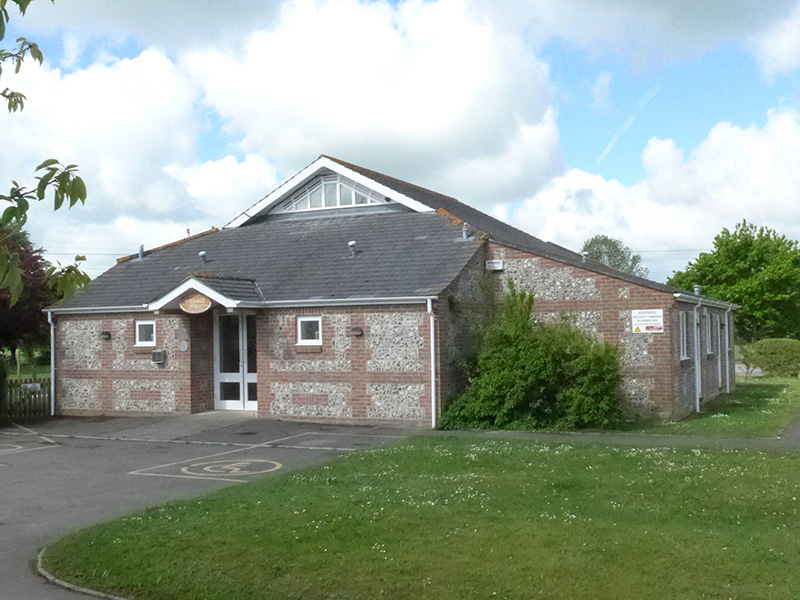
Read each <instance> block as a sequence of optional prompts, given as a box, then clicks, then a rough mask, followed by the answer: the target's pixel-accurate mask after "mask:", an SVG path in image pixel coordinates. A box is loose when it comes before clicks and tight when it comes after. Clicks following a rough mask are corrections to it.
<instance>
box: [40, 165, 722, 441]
mask: <svg viewBox="0 0 800 600" xmlns="http://www.w3.org/2000/svg"><path fill="white" fill-rule="evenodd" d="M512 281H513V282H514V284H515V285H516V287H517V288H518V289H523V290H529V291H531V292H532V293H533V295H534V298H535V307H534V311H535V312H536V313H539V315H540V316H541V318H545V319H547V318H553V317H554V316H557V315H561V314H568V315H569V316H570V317H571V318H573V319H574V320H575V322H576V324H577V325H578V326H580V327H582V328H583V329H585V330H587V331H589V332H591V333H592V334H594V335H595V336H597V337H598V338H599V339H603V340H606V341H608V342H611V343H613V344H616V345H617V346H618V347H619V348H620V350H621V356H622V363H623V364H622V366H623V372H624V377H625V379H624V386H623V393H624V396H625V398H626V404H627V408H628V410H629V411H630V412H631V413H632V414H634V415H637V416H639V417H643V418H646V417H654V416H658V417H670V418H680V417H682V416H685V415H686V414H688V413H689V412H692V411H694V410H698V409H699V408H700V407H701V406H702V404H703V403H705V402H708V401H709V400H711V399H713V398H714V397H715V396H717V395H718V394H720V393H722V392H728V391H730V390H732V389H733V387H734V361H733V315H732V310H733V309H734V308H735V307H734V306H733V305H731V304H728V303H725V302H721V301H717V300H714V299H712V298H706V297H703V296H700V295H699V294H694V293H689V292H684V291H681V290H677V289H674V288H672V287H669V286H667V285H664V284H660V283H656V282H653V281H649V280H646V279H642V278H639V277H635V276H632V275H630V274H626V273H621V272H619V271H617V270H615V269H613V268H610V267H607V266H605V265H602V264H600V263H596V262H594V261H592V260H587V259H585V258H584V257H583V256H581V255H580V254H577V253H575V252H572V251H570V250H567V249H566V248H563V247H561V246H558V245H556V244H552V243H549V242H545V241H542V240H540V239H537V238H535V237H533V236H531V235H528V234H526V233H524V232H522V231H520V230H518V229H515V228H514V227H511V226H509V225H507V224H505V223H502V222H500V221H498V220H496V219H494V218H492V217H490V216H488V215H486V214H484V213H482V212H480V211H478V210H476V209H474V208H471V207H470V206H468V205H467V204H463V203H461V202H459V201H458V200H455V199H454V198H451V197H448V196H444V195H442V194H438V193H435V192H432V191H430V190H426V189H424V188H421V187H418V186H415V185H412V184H410V183H407V182H404V181H400V180H398V179H395V178H393V177H389V176H387V175H383V174H380V173H377V172H374V171H371V170H368V169H365V168H362V167H359V166H357V165H353V164H349V163H346V162H343V161H341V160H338V159H335V158H331V157H327V156H321V157H320V158H319V159H317V160H316V161H314V162H313V163H312V164H310V165H309V166H308V167H306V168H305V169H303V170H302V171H301V172H299V173H298V174H296V175H295V176H294V177H292V178H291V179H289V180H288V181H286V182H285V183H284V184H282V185H281V186H280V187H278V188H277V189H276V190H275V191H273V192H272V193H270V194H269V195H268V196H266V197H265V198H264V199H263V200H261V201H260V202H258V203H257V204H255V205H254V206H253V207H251V208H250V209H248V210H247V211H245V212H244V213H242V214H241V215H239V216H238V217H237V218H236V219H234V220H233V221H232V222H231V223H229V224H228V225H227V226H226V227H225V228H223V229H221V230H216V229H214V230H211V231H208V232H205V233H202V234H199V235H195V236H192V237H188V238H186V239H184V240H181V241H178V242H175V243H173V244H169V245H166V246H162V247H160V248H154V249H152V250H148V251H143V252H140V254H139V255H134V256H130V257H126V258H124V259H120V260H119V261H118V264H117V265H115V266H114V267H113V268H112V269H110V270H109V271H107V272H106V273H104V274H103V275H101V276H100V277H98V278H97V279H96V280H94V281H92V282H91V283H90V284H89V285H88V286H87V287H86V288H85V289H84V290H81V291H80V292H79V293H78V294H77V295H76V296H75V297H74V298H73V299H72V300H71V301H70V302H69V303H67V304H65V305H63V306H59V307H55V308H52V309H50V311H49V312H50V317H51V320H52V323H53V325H52V329H53V336H54V349H55V355H54V361H53V363H54V364H53V370H54V372H53V378H54V382H55V397H54V406H55V410H56V412H57V413H59V414H64V415H96V414H142V413H148V414H150V413H169V412H199V411H207V410H252V411H257V412H258V414H259V415H262V416H265V417H279V418H287V419H313V420H325V421H332V422H356V423H386V422H391V423H416V424H420V425H434V424H435V422H436V418H437V416H438V415H439V414H440V413H441V411H442V409H443V406H444V405H445V403H446V401H447V398H448V397H450V396H451V395H452V394H453V393H455V392H457V391H458V389H460V387H461V386H463V384H464V381H463V374H462V373H461V371H460V369H459V364H460V362H461V359H463V356H464V352H465V351H467V350H468V349H469V347H470V344H471V343H472V340H473V333H474V324H475V322H476V319H477V317H478V316H479V315H480V314H482V311H484V310H485V309H486V305H487V303H489V302H491V301H492V300H493V298H495V297H497V296H498V295H499V294H501V293H502V291H503V290H504V289H506V288H507V286H508V284H509V282H512Z"/></svg>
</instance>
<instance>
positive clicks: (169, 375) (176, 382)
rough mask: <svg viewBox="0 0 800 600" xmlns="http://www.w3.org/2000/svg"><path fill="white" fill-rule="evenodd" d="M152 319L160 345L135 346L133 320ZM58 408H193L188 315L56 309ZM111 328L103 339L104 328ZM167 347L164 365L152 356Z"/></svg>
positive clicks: (74, 411) (71, 411)
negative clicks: (75, 312) (61, 312)
mask: <svg viewBox="0 0 800 600" xmlns="http://www.w3.org/2000/svg"><path fill="white" fill-rule="evenodd" d="M137 319H154V320H155V322H156V346H155V347H142V348H138V347H135V328H134V322H135V320H137ZM55 322H56V328H55V329H56V339H55V348H56V355H55V357H54V360H55V370H56V409H57V411H58V413H59V414H64V415H90V414H113V413H124V414H131V413H153V412H173V411H177V412H189V411H190V410H192V408H193V406H192V381H191V368H190V367H191V360H192V359H191V351H192V344H191V343H189V344H188V348H187V349H186V350H185V351H184V350H181V347H182V344H181V342H189V331H190V323H189V317H187V316H185V315H183V316H182V315H153V314H152V313H124V314H122V313H120V314H111V315H97V316H95V315H56V316H55ZM103 332H108V333H110V335H111V337H110V339H103V338H102V335H101V334H102V333H103ZM154 350H164V351H166V353H167V360H166V363H165V365H164V368H160V367H159V366H158V365H157V364H156V363H154V362H153V361H152V353H153V351H154Z"/></svg>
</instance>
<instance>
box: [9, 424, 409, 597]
mask: <svg viewBox="0 0 800 600" xmlns="http://www.w3.org/2000/svg"><path fill="white" fill-rule="evenodd" d="M409 433H410V432H409V431H408V430H400V429H392V428H377V427H344V426H330V425H312V424H305V423H291V422H283V421H276V420H268V419H257V418H254V417H253V416H252V415H250V414H247V413H244V414H242V413H229V412H210V413H203V414H199V415H191V416H189V415H186V416H169V417H141V418H139V417H133V418H130V417H125V418H98V419H56V420H53V421H50V422H46V423H42V424H38V425H31V426H27V427H25V428H20V427H9V428H2V429H0V600H68V599H72V598H84V597H86V596H84V595H83V594H79V593H76V592H70V591H67V590H64V589H62V588H60V587H56V586H54V585H52V584H49V583H47V582H46V581H45V580H44V579H43V578H41V577H40V576H39V575H38V574H36V573H35V570H34V562H35V558H36V555H37V553H38V551H39V549H40V548H42V547H43V546H44V545H46V544H47V543H48V542H50V541H52V540H53V539H54V538H57V537H59V536H60V535H63V534H64V533H65V532H67V531H70V530H73V529H79V528H81V527H85V526H86V525H89V524H91V523H94V522H97V521H103V520H106V519H109V518H112V517H114V516H119V515H123V514H126V513H130V512H132V511H135V510H138V509H142V508H145V507H147V506H151V505H154V504H161V503H164V502H167V501H170V500H176V499H180V498H185V497H188V496H193V495H197V494H201V493H204V492H208V491H211V490H214V489H217V488H220V487H223V486H228V485H236V484H240V483H242V482H246V481H248V480H249V479H251V478H253V477H256V476H261V475H265V474H266V475H267V476H269V474H271V473H279V472H281V471H282V470H286V469H291V468H295V467H299V466H304V465H307V464H311V463H314V462H320V461H325V460H330V459H331V458H333V457H334V456H338V455H340V454H344V453H347V452H351V451H354V450H359V449H364V448H369V447H372V446H375V445H378V444H384V443H388V442H393V441H398V440H399V439H402V438H404V437H405V436H407V435H408V434H409Z"/></svg>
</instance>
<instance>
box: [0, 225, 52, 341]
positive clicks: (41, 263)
mask: <svg viewBox="0 0 800 600" xmlns="http://www.w3.org/2000/svg"><path fill="white" fill-rule="evenodd" d="M3 234H4V237H5V238H6V239H7V240H8V241H9V245H13V252H14V254H15V257H16V260H17V263H18V264H19V266H20V270H21V272H22V275H21V279H22V292H21V293H20V295H19V296H18V297H17V300H16V302H13V303H12V301H11V293H10V292H9V291H8V290H0V348H2V349H6V350H10V351H11V355H12V356H13V357H16V356H17V349H18V348H20V347H22V346H36V345H39V344H41V343H42V342H43V341H45V340H46V339H47V336H48V330H47V319H46V317H45V314H44V312H43V309H44V308H45V307H46V306H48V305H49V304H51V302H52V301H53V299H54V295H53V293H52V291H51V288H50V285H49V283H48V275H47V262H46V261H45V260H44V258H43V257H42V252H41V250H37V249H35V248H34V247H33V244H32V243H31V241H30V239H29V237H28V235H27V233H25V232H24V231H18V230H14V229H9V228H4V230H3Z"/></svg>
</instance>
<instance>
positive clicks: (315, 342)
mask: <svg viewBox="0 0 800 600" xmlns="http://www.w3.org/2000/svg"><path fill="white" fill-rule="evenodd" d="M297 345H298V346H321V345H322V317H297Z"/></svg>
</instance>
